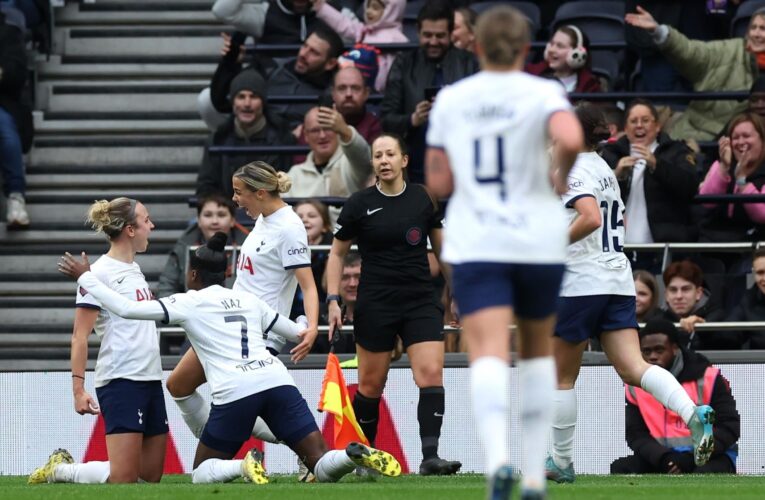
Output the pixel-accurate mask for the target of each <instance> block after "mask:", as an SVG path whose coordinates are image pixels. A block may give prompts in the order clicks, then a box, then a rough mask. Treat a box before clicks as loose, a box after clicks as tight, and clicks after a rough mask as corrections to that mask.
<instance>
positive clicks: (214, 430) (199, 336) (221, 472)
mask: <svg viewBox="0 0 765 500" xmlns="http://www.w3.org/2000/svg"><path fill="white" fill-rule="evenodd" d="M225 244H226V235H225V234H224V233H216V234H215V236H213V238H211V239H210V241H209V242H208V244H207V246H205V247H202V248H199V249H197V251H196V252H195V254H193V255H192V257H191V261H190V269H189V272H188V274H187V277H186V280H187V285H188V288H189V290H191V291H190V292H187V293H179V294H175V295H171V296H170V297H166V298H162V299H159V300H157V301H148V302H140V303H136V302H131V301H128V300H126V299H124V298H123V297H121V296H120V295H119V294H117V293H115V292H113V291H111V290H109V289H108V288H107V287H106V286H104V285H102V284H101V283H100V282H99V281H98V279H97V278H96V277H95V276H94V275H93V273H90V272H87V270H88V268H89V266H88V261H87V257H86V256H85V255H84V253H83V258H84V262H78V261H77V260H76V259H74V258H73V257H72V256H71V255H69V254H67V255H66V256H64V257H63V259H62V263H61V265H60V268H61V271H62V272H63V273H65V274H67V275H69V276H71V277H73V278H76V279H78V282H79V284H80V286H82V287H84V288H87V289H88V290H90V291H91V293H92V294H93V295H94V296H95V297H97V298H98V299H99V300H100V301H101V303H102V304H103V305H104V306H105V307H106V308H107V309H108V310H110V311H113V312H115V313H116V314H119V315H120V316H122V317H126V318H134V319H145V320H155V321H156V320H162V321H163V322H164V323H169V324H177V325H181V326H182V327H183V328H184V330H186V333H187V334H188V337H189V340H190V342H191V344H192V345H193V346H194V350H195V351H196V353H197V355H198V356H199V358H200V359H201V360H202V362H203V365H204V367H205V375H206V377H207V380H208V381H209V382H210V387H211V389H212V397H213V407H212V411H211V412H210V416H209V420H208V422H207V425H205V428H204V431H203V432H202V436H201V438H200V442H199V445H198V446H197V452H196V456H195V457H194V471H193V473H192V481H193V482H194V483H211V482H225V481H231V480H233V479H236V478H238V477H243V478H244V479H245V481H248V482H254V483H259V484H262V483H267V482H268V478H267V476H266V475H265V471H264V470H263V466H262V463H261V455H260V453H259V452H258V451H257V450H251V451H250V452H249V453H248V454H247V456H246V457H245V459H244V460H231V459H232V457H233V456H234V455H235V454H236V452H237V451H238V450H239V448H241V446H242V444H244V442H245V441H246V440H247V439H248V438H249V436H250V433H251V432H252V427H253V425H254V423H255V420H256V418H257V417H258V416H261V417H262V418H263V419H264V420H265V422H266V423H267V424H268V425H269V426H270V428H271V429H272V430H273V432H274V434H275V435H276V437H277V439H279V440H281V441H283V442H284V443H286V444H287V445H288V446H290V448H292V449H293V450H294V451H295V453H297V454H298V456H300V457H301V458H302V459H303V460H304V462H305V463H306V465H307V466H308V467H309V469H310V470H311V471H312V472H314V473H315V474H316V477H317V479H318V480H319V481H322V482H333V481H337V480H338V479H339V478H340V477H342V476H343V475H345V474H347V473H348V472H351V471H352V470H353V469H354V468H355V467H356V466H357V465H362V466H364V467H371V468H374V469H375V470H378V471H379V472H381V473H383V474H385V475H389V476H397V475H399V474H400V472H401V467H400V465H399V464H398V462H397V461H396V459H395V458H393V456H391V455H389V454H388V453H385V452H383V451H380V450H375V449H373V448H369V447H367V446H364V445H362V444H360V443H351V444H349V445H348V447H347V448H346V450H344V451H338V450H332V451H327V447H326V444H325V442H324V438H323V437H322V435H321V433H320V432H319V429H318V427H317V426H316V422H315V421H314V419H313V416H312V415H311V412H310V410H309V409H308V405H307V404H306V402H305V400H304V399H303V397H302V396H301V395H300V393H299V392H298V390H297V388H296V387H295V383H294V381H293V380H292V377H291V376H290V375H289V373H288V372H287V369H286V367H285V366H284V365H283V364H282V363H281V362H280V361H279V359H278V358H277V357H275V356H274V355H273V354H272V353H271V352H269V350H268V349H267V348H266V338H267V337H268V334H269V333H271V332H274V333H276V334H278V335H280V336H282V337H286V338H288V339H289V340H292V341H295V342H298V343H299V342H300V341H301V338H300V337H301V335H303V334H304V327H305V325H304V324H303V325H298V324H296V323H293V322H292V321H290V320H289V319H287V318H286V317H284V316H281V315H280V314H279V313H277V312H275V311H274V310H273V309H271V308H270V307H268V306H267V305H266V304H265V302H263V301H262V300H260V299H258V298H257V297H255V296H254V295H253V294H251V293H247V292H244V291H240V290H228V289H226V288H223V287H222V286H221V285H222V284H223V281H224V279H225V273H226V267H227V265H228V259H227V257H226V255H225V253H224V251H223V250H224V247H225ZM301 319H303V320H304V319H305V318H304V317H301ZM301 330H303V332H301ZM59 467H60V466H59ZM54 474H55V472H54Z"/></svg>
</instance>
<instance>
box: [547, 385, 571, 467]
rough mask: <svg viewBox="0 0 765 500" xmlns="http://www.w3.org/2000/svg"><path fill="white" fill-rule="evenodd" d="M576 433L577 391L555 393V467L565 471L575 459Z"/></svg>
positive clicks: (553, 449) (553, 433)
mask: <svg viewBox="0 0 765 500" xmlns="http://www.w3.org/2000/svg"><path fill="white" fill-rule="evenodd" d="M575 431H576V390H575V389H566V390H558V391H555V396H554V399H553V422H552V457H553V460H554V461H555V465H557V466H558V467H560V468H561V469H565V468H566V467H568V466H569V464H570V463H571V462H572V461H573V459H574V432H575Z"/></svg>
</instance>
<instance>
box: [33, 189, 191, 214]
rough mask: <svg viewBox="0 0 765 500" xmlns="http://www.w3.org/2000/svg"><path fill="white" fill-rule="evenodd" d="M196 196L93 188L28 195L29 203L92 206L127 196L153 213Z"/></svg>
mask: <svg viewBox="0 0 765 500" xmlns="http://www.w3.org/2000/svg"><path fill="white" fill-rule="evenodd" d="M193 194H194V191H193V190H188V189H183V190H175V189H128V188H124V189H119V190H112V189H108V190H107V189H98V188H93V189H91V190H88V191H85V190H82V189H81V190H77V191H63V190H60V189H55V190H43V189H34V190H29V191H27V193H26V200H27V203H39V202H43V203H49V202H58V203H61V202H68V203H82V204H87V205H90V203H92V202H93V200H95V199H102V198H105V199H107V200H111V199H113V198H118V197H120V196H127V197H130V198H135V199H136V200H139V201H141V202H143V203H144V204H146V205H149V209H150V210H149V211H150V212H151V205H152V204H155V203H184V202H186V203H187V202H188V200H189V197H191V196H192V195H193Z"/></svg>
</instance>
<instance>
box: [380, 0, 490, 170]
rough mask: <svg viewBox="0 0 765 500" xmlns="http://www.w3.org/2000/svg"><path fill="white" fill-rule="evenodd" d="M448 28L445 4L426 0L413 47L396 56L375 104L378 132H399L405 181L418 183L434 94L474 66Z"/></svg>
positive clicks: (450, 17)
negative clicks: (404, 149)
mask: <svg viewBox="0 0 765 500" xmlns="http://www.w3.org/2000/svg"><path fill="white" fill-rule="evenodd" d="M453 27H454V13H453V11H452V9H451V7H450V6H449V3H448V2H447V1H446V0H428V2H427V3H425V5H424V6H423V7H422V9H420V12H419V14H418V15H417V36H418V42H419V47H418V48H417V49H415V50H413V51H410V52H407V53H403V54H399V55H398V56H396V60H395V61H394V62H393V66H392V67H391V70H390V73H389V74H388V84H387V86H386V90H385V96H384V97H383V101H382V104H381V105H380V111H381V113H382V125H383V130H385V131H386V132H392V133H396V134H401V135H402V136H404V139H405V140H406V143H407V146H408V150H409V167H408V168H407V170H408V176H409V180H410V181H411V182H419V183H421V182H423V181H424V171H423V161H424V158H425V132H426V130H427V124H428V114H429V113H430V108H431V106H432V101H433V97H434V96H435V93H436V92H437V91H438V89H440V88H441V87H443V86H444V85H449V84H451V83H454V82H456V81H457V80H460V79H461V78H464V77H466V76H470V75H472V74H473V73H475V72H476V70H477V69H478V67H477V64H476V60H475V58H474V57H473V55H472V54H471V53H469V52H467V51H465V50H461V49H457V48H455V47H453V46H452V44H451V41H450V34H451V32H452V29H453Z"/></svg>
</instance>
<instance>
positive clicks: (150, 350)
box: [75, 255, 162, 387]
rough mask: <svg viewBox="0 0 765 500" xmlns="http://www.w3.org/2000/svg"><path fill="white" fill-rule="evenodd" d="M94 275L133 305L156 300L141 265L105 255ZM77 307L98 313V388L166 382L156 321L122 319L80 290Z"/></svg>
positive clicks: (93, 268)
mask: <svg viewBox="0 0 765 500" xmlns="http://www.w3.org/2000/svg"><path fill="white" fill-rule="evenodd" d="M90 268H91V271H92V272H93V274H94V275H95V276H96V278H98V280H100V281H101V282H102V283H103V284H104V285H106V286H107V287H109V288H111V289H112V290H114V291H115V292H117V293H119V294H120V295H122V296H123V297H125V298H126V299H128V300H131V301H139V302H140V301H150V300H152V299H153V298H154V297H153V296H152V293H151V290H150V289H149V285H148V283H146V278H145V277H144V275H143V273H142V272H141V268H140V266H139V265H138V263H136V262H133V263H131V264H127V263H125V262H121V261H118V260H116V259H113V258H111V257H109V256H108V255H102V256H101V257H99V259H98V260H96V261H95V262H94V263H93V264H92V265H91V266H90ZM75 305H76V306H77V307H87V308H92V309H98V310H99V313H98V319H97V320H96V325H95V328H94V329H95V331H96V335H98V337H99V338H100V339H101V347H100V348H99V350H98V360H97V361H96V380H95V385H96V387H102V386H104V385H106V384H108V383H109V382H110V381H111V380H114V379H118V378H124V379H128V380H162V362H161V359H160V356H159V333H158V332H157V328H156V325H155V324H154V322H153V321H141V320H133V319H124V318H121V317H119V316H117V315H115V314H113V313H111V312H109V311H108V310H106V309H103V308H102V307H101V303H100V302H99V301H98V300H97V299H96V298H95V297H93V296H92V295H91V294H89V293H88V290H87V288H85V287H82V286H80V287H78V289H77V299H76V302H75Z"/></svg>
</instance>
